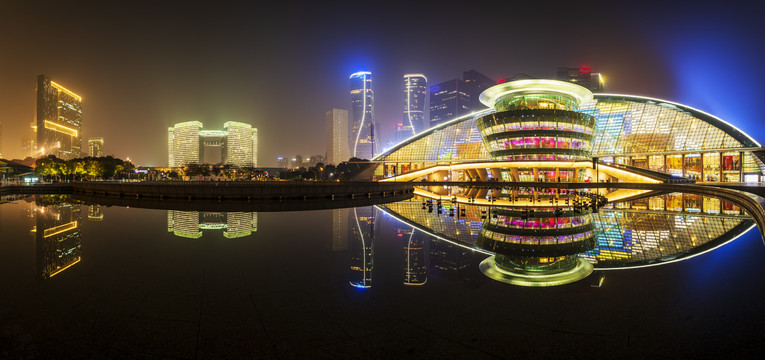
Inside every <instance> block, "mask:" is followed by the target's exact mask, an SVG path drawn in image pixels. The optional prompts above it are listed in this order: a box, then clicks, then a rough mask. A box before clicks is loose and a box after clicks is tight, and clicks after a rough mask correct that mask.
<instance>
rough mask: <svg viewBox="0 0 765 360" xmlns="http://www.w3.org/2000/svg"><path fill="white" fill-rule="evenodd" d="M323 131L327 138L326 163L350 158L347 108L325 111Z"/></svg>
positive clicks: (336, 162)
mask: <svg viewBox="0 0 765 360" xmlns="http://www.w3.org/2000/svg"><path fill="white" fill-rule="evenodd" d="M324 133H325V135H326V138H327V163H328V164H339V163H341V162H343V161H347V160H348V159H350V158H351V153H350V151H349V150H348V110H341V109H331V110H329V111H327V115H326V127H325V130H324Z"/></svg>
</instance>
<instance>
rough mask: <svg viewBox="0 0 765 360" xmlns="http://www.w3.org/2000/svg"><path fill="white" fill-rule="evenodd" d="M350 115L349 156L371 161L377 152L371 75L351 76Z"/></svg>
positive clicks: (364, 73) (368, 73) (366, 72)
mask: <svg viewBox="0 0 765 360" xmlns="http://www.w3.org/2000/svg"><path fill="white" fill-rule="evenodd" d="M350 83H351V115H352V116H353V118H352V121H351V124H350V126H351V127H350V129H349V132H348V133H349V138H348V143H349V144H351V149H350V150H351V156H352V157H356V158H359V159H372V158H373V157H374V156H375V154H377V153H378V152H379V150H378V145H377V141H378V140H377V134H376V129H375V126H376V124H375V117H374V109H375V96H374V90H373V89H372V73H371V72H368V71H361V72H357V73H353V74H351V77H350Z"/></svg>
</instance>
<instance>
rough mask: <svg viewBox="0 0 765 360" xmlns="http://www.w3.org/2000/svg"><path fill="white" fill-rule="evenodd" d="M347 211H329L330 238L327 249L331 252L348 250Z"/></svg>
mask: <svg viewBox="0 0 765 360" xmlns="http://www.w3.org/2000/svg"><path fill="white" fill-rule="evenodd" d="M348 210H349V209H333V210H329V211H328V213H329V214H331V215H330V223H331V224H332V236H331V237H330V241H329V243H328V244H327V248H328V249H330V250H332V251H342V250H348V232H349V229H348V216H349V212H348Z"/></svg>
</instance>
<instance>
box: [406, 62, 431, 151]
mask: <svg viewBox="0 0 765 360" xmlns="http://www.w3.org/2000/svg"><path fill="white" fill-rule="evenodd" d="M427 94H428V78H426V77H425V75H423V74H406V75H404V118H403V121H402V129H401V130H402V131H403V133H404V134H406V137H407V138H408V137H410V136H413V135H414V134H416V133H419V132H421V131H422V130H423V129H424V126H425V99H426V96H427ZM402 140H403V139H402Z"/></svg>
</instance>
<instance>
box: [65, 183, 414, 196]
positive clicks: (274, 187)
mask: <svg viewBox="0 0 765 360" xmlns="http://www.w3.org/2000/svg"><path fill="white" fill-rule="evenodd" d="M72 190H73V193H74V194H86V195H91V196H107V197H128V198H135V199H140V198H152V199H160V200H162V199H184V200H195V199H200V200H201V199H207V200H309V199H327V200H332V199H338V200H339V199H355V198H378V197H389V196H397V195H405V194H412V193H413V191H414V188H413V184H412V183H378V182H331V181H326V182H323V181H273V182H256V181H157V182H148V181H145V182H97V181H94V182H78V183H74V184H72Z"/></svg>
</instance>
